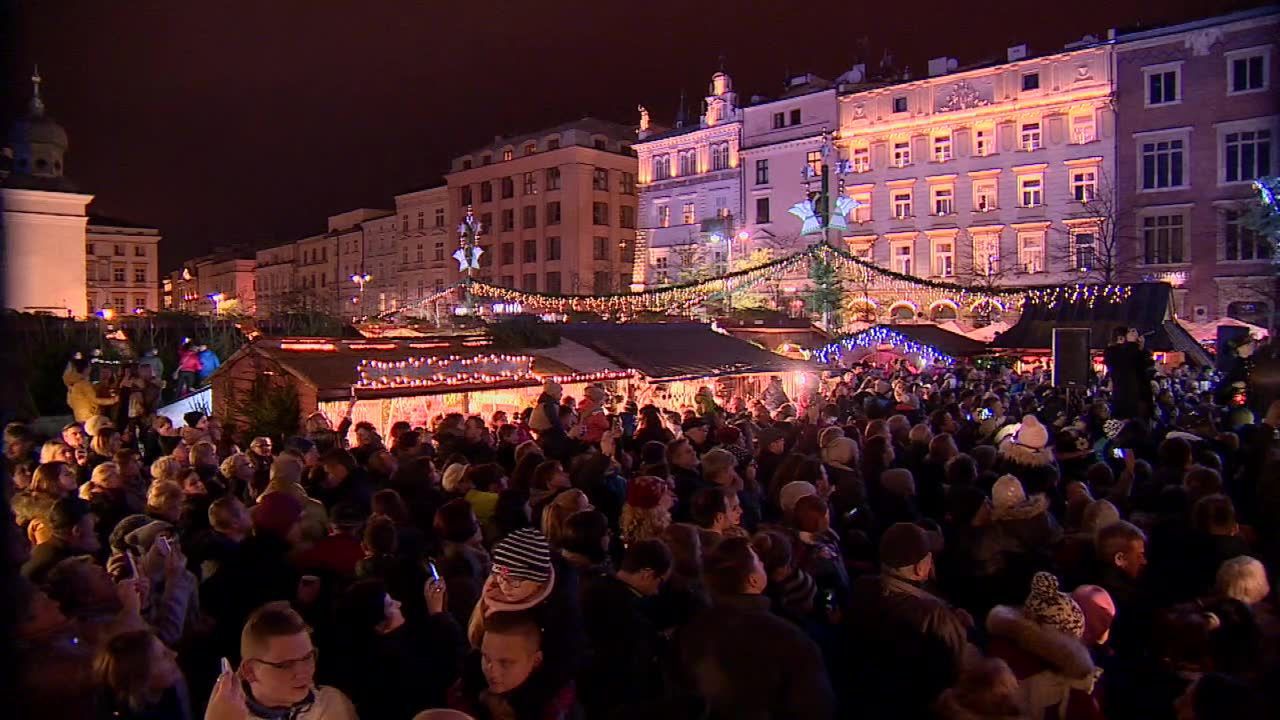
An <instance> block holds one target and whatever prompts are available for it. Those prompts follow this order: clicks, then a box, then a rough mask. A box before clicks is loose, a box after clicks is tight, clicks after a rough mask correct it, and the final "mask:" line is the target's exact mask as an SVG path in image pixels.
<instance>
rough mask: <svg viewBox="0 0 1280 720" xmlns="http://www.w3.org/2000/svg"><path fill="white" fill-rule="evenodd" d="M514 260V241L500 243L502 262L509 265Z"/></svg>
mask: <svg viewBox="0 0 1280 720" xmlns="http://www.w3.org/2000/svg"><path fill="white" fill-rule="evenodd" d="M515 261H516V245H515V243H502V264H503V265H511V264H513V263H514V262H515Z"/></svg>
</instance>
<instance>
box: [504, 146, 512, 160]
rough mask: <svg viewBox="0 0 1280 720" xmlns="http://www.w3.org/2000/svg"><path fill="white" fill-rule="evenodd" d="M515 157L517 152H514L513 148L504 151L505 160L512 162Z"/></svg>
mask: <svg viewBox="0 0 1280 720" xmlns="http://www.w3.org/2000/svg"><path fill="white" fill-rule="evenodd" d="M513 157H515V151H513V150H512V149H511V148H507V149H506V150H503V151H502V159H503V160H510V159H511V158H513Z"/></svg>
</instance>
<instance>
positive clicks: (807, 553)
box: [794, 530, 849, 608]
mask: <svg viewBox="0 0 1280 720" xmlns="http://www.w3.org/2000/svg"><path fill="white" fill-rule="evenodd" d="M794 554H795V564H796V567H797V568H799V569H800V570H803V571H804V572H806V573H808V574H809V576H810V577H812V578H813V580H814V582H816V583H817V585H818V592H819V593H825V592H828V591H829V592H831V593H832V594H833V595H834V598H835V607H839V608H843V607H845V605H846V603H848V601H849V571H848V570H847V569H846V568H845V565H844V556H843V555H842V554H841V552H840V539H839V538H838V537H836V534H835V533H834V532H832V531H830V530H827V531H826V532H823V533H808V532H803V531H801V532H798V533H796V542H795V544H794Z"/></svg>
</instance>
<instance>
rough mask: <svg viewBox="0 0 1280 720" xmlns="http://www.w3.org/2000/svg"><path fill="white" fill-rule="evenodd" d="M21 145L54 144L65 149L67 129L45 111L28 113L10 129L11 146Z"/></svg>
mask: <svg viewBox="0 0 1280 720" xmlns="http://www.w3.org/2000/svg"><path fill="white" fill-rule="evenodd" d="M19 145H53V146H55V147H57V148H58V149H60V150H64V151H65V150H66V149H67V131H66V130H65V129H63V127H62V126H61V125H59V124H58V123H57V121H55V120H54V119H53V118H51V117H49V116H47V115H44V114H43V113H41V114H40V115H33V114H28V115H27V116H26V117H24V118H21V119H19V120H18V121H17V122H15V123H14V124H13V127H12V128H10V129H9V146H10V147H16V146H19Z"/></svg>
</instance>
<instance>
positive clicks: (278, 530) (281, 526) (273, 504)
mask: <svg viewBox="0 0 1280 720" xmlns="http://www.w3.org/2000/svg"><path fill="white" fill-rule="evenodd" d="M249 516H250V517H251V518H252V519H253V529H254V530H256V531H259V532H268V533H271V534H273V535H276V536H277V537H284V536H286V535H288V534H289V529H290V528H292V527H293V525H294V523H296V522H298V521H299V520H301V519H302V502H301V501H299V500H298V499H297V498H295V497H294V496H292V495H290V494H289V493H284V492H269V493H267V494H266V495H263V496H262V497H260V498H258V504H257V505H254V506H253V509H252V510H250V511H249Z"/></svg>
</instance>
